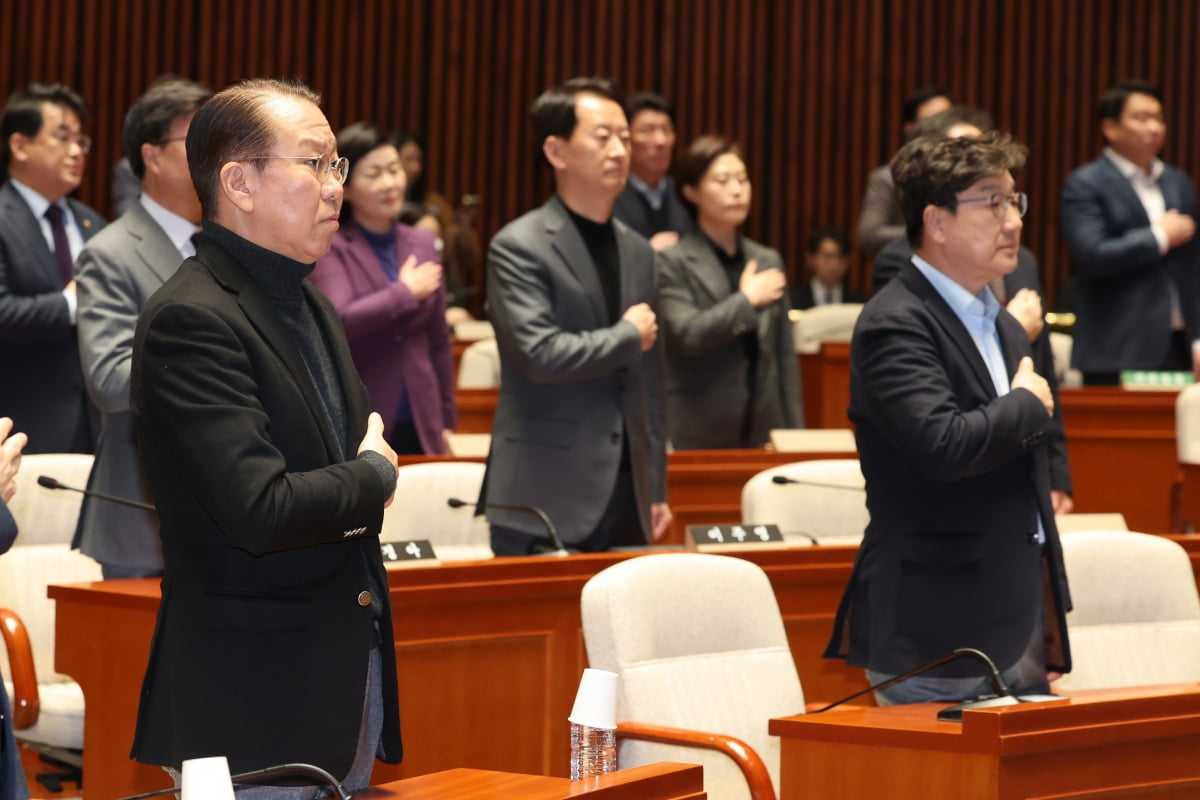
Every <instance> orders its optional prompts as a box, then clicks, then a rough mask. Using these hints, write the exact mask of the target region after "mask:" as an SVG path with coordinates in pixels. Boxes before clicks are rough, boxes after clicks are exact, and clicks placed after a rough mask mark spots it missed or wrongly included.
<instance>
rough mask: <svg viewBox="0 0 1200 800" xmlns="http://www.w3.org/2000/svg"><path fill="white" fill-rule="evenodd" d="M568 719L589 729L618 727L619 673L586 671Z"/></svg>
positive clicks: (600, 670)
mask: <svg viewBox="0 0 1200 800" xmlns="http://www.w3.org/2000/svg"><path fill="white" fill-rule="evenodd" d="M567 719H568V720H569V721H571V722H574V723H575V724H576V725H587V726H588V727H589V728H615V727H617V673H615V672H608V671H607V670H603V669H585V670H584V671H583V677H582V678H580V680H579V691H578V692H577V693H576V695H575V705H574V707H573V708H572V709H571V716H569V717H567Z"/></svg>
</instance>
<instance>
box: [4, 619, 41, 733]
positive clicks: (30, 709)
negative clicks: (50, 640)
mask: <svg viewBox="0 0 1200 800" xmlns="http://www.w3.org/2000/svg"><path fill="white" fill-rule="evenodd" d="M0 631H3V634H4V646H5V648H6V649H7V650H8V663H9V666H10V667H11V668H12V682H13V696H12V715H13V728H15V729H17V730H23V729H25V728H28V727H31V726H32V725H33V724H34V723H35V722H37V719H38V714H39V713H40V712H41V707H42V701H41V698H40V697H39V696H38V682H37V672H36V671H35V670H34V668H33V646H32V645H31V644H30V643H29V631H27V630H26V629H25V623H24V622H22V621H21V618H20V617H19V616H18V615H17V612H15V611H13V610H11V609H8V608H0Z"/></svg>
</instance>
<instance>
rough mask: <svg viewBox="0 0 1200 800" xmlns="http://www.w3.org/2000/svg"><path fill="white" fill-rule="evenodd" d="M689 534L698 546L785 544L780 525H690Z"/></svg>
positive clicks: (688, 527)
mask: <svg viewBox="0 0 1200 800" xmlns="http://www.w3.org/2000/svg"><path fill="white" fill-rule="evenodd" d="M687 535H688V539H689V540H690V541H691V543H692V544H694V545H695V546H697V547H703V546H711V545H734V546H743V545H756V544H776V545H779V544H783V534H782V533H780V531H779V526H778V525H688V526H687Z"/></svg>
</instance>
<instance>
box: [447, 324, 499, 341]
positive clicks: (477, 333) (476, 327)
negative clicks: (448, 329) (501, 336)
mask: <svg viewBox="0 0 1200 800" xmlns="http://www.w3.org/2000/svg"><path fill="white" fill-rule="evenodd" d="M454 338H455V339H458V340H459V341H462V342H477V341H479V340H480V339H495V338H496V329H495V328H493V327H492V323H490V322H488V321H487V320H486V319H471V320H464V321H463V322H459V323H456V324H455V326H454Z"/></svg>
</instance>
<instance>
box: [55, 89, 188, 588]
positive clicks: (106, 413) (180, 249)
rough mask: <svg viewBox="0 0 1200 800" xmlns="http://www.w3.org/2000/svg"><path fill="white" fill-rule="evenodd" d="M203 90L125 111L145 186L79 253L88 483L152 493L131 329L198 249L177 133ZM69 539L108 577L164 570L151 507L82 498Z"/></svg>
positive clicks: (127, 138) (155, 96)
mask: <svg viewBox="0 0 1200 800" xmlns="http://www.w3.org/2000/svg"><path fill="white" fill-rule="evenodd" d="M209 94H210V92H209V90H208V89H207V88H205V87H203V86H200V85H199V84H196V83H193V82H191V81H187V80H181V79H176V80H172V81H167V82H163V83H158V84H156V85H155V86H153V87H152V88H150V89H149V90H147V91H146V93H145V94H143V95H142V96H141V97H140V98H138V100H137V102H135V103H134V104H133V106H132V107H131V108H130V109H129V113H128V114H126V115H125V131H124V137H123V138H124V143H125V152H126V156H127V157H128V159H129V164H130V166H131V167H132V168H133V171H134V174H135V175H137V176H138V177H139V178H140V179H141V181H142V195H141V197H140V198H138V199H137V200H135V201H134V202H133V204H132V205H131V206H130V208H129V210H128V211H127V212H125V214H123V215H122V216H121V218H120V219H118V220H117V221H116V222H114V223H113V224H112V225H110V226H109V227H108V228H107V229H105V230H104V231H103V232H102V233H101V234H100V235H99V236H97V237H96V238H95V239H93V240H92V241H91V242H89V243H88V246H87V247H86V248H85V249H84V250H83V252H82V253H81V254H80V256H79V265H78V270H77V273H76V281H77V283H78V290H79V315H78V331H79V354H80V361H81V362H82V365H83V373H84V378H85V382H86V385H87V390H88V394H89V395H90V396H91V398H92V402H93V403H95V404H96V406H97V407H98V408H99V409H100V411H101V414H102V420H101V427H100V441H99V443H98V444H97V447H96V462H95V465H94V466H93V467H92V474H91V477H90V478H89V479H88V488H89V489H91V490H93V491H97V492H101V493H103V494H108V495H113V496H116V497H123V498H128V499H131V500H137V501H140V502H149V501H150V499H151V498H150V493H149V490H148V488H147V485H146V480H145V476H144V475H143V474H142V470H141V468H140V466H139V462H138V456H137V451H136V448H135V443H134V436H133V420H132V418H131V416H130V413H129V375H130V366H131V360H132V356H133V332H134V328H135V326H136V325H137V318H138V313H139V312H140V311H141V309H142V307H143V306H144V305H145V304H146V300H147V299H149V297H150V295H151V294H153V293H154V292H155V290H157V289H158V287H160V286H162V285H163V283H164V282H165V281H166V280H167V278H169V277H171V275H173V274H174V272H175V270H176V269H177V268H178V267H179V265H180V263H182V261H183V259H185V258H187V257H188V256H192V255H195V253H196V248H195V246H194V245H193V243H192V236H193V235H194V234H195V233H196V232H197V231H198V230H199V224H200V201H199V199H197V197H196V189H195V188H194V187H193V185H192V178H191V176H190V175H189V174H188V162H187V151H186V150H185V148H184V139H185V138H186V137H187V132H188V126H189V125H190V124H191V121H192V116H193V115H194V114H195V113H196V109H198V108H199V107H200V106H201V105H202V104H203V103H204V101H205V100H207V99H208V97H209ZM74 543H75V545H76V546H77V547H79V549H80V550H81V551H83V552H84V553H85V554H86V555H89V556H91V557H92V558H94V559H96V560H97V561H99V562H100V564H101V566H102V567H103V573H104V577H105V578H127V577H146V576H151V575H161V574H162V566H163V562H162V547H161V545H160V543H159V539H158V516H157V514H155V513H154V512H153V511H146V510H142V509H138V508H131V507H129V506H124V505H118V504H116V503H113V502H111V501H108V500H97V499H94V498H91V497H87V498H84V501H83V508H82V509H81V511H80V514H79V527H78V528H77V529H76V531H75V542H74Z"/></svg>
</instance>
